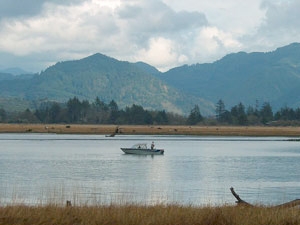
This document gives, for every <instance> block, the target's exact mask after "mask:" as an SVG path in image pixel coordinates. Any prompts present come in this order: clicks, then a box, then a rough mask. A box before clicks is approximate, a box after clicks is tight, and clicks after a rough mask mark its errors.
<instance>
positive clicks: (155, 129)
mask: <svg viewBox="0 0 300 225" xmlns="http://www.w3.org/2000/svg"><path fill="white" fill-rule="evenodd" d="M116 131H117V133H116ZM0 133H56V134H102V135H108V136H109V135H112V136H113V135H115V134H116V135H118V134H126V135H131V134H137V135H139V134H140V135H142V134H143V135H199V136H286V137H297V136H299V137H300V127H270V126H177V125H162V126H160V125H119V126H117V125H99V124H88V125H82V124H0Z"/></svg>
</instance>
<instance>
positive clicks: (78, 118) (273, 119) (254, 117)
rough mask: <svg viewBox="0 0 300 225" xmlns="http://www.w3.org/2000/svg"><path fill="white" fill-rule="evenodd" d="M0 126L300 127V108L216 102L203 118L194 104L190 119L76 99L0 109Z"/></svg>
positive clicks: (98, 101)
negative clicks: (275, 108) (19, 109)
mask: <svg viewBox="0 0 300 225" xmlns="http://www.w3.org/2000/svg"><path fill="white" fill-rule="evenodd" d="M0 122H1V123H77V124H132V125H152V124H153V125H155V124H160V125H220V124H221V125H268V124H272V125H299V124H300V108H297V109H292V108H289V107H284V108H281V109H280V110H279V111H277V112H276V113H273V110H272V107H271V105H270V104H269V103H268V102H265V103H263V105H262V106H261V107H259V106H258V103H256V105H255V106H248V107H247V108H246V107H245V106H244V105H243V104H242V103H239V104H237V105H235V106H233V107H231V109H230V110H227V109H226V107H225V103H224V102H223V101H222V100H219V101H218V102H217V103H216V108H215V115H213V116H208V117H203V116H202V114H201V111H200V108H199V106H198V105H195V106H194V107H193V108H192V109H191V111H190V113H189V115H188V116H183V115H178V114H174V113H170V112H165V111H164V110H161V111H159V110H146V109H144V108H143V107H142V106H139V105H135V104H133V105H132V106H130V107H126V108H125V109H119V107H118V105H117V103H116V102H115V101H114V100H112V101H111V102H110V103H108V104H107V103H105V102H103V101H101V100H100V99H99V98H98V97H97V98H96V99H95V101H94V102H92V103H90V102H89V101H87V100H82V101H80V100H79V99H78V98H77V97H74V98H71V99H69V100H68V101H67V102H66V103H57V102H46V103H43V104H41V105H40V107H39V108H38V109H36V110H34V111H31V110H29V109H27V110H25V111H23V112H14V113H11V112H9V113H8V112H6V111H5V109H0Z"/></svg>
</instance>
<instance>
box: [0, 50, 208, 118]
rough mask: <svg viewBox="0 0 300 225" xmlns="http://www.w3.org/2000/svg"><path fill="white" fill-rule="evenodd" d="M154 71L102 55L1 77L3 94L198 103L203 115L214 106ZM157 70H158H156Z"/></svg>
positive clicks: (164, 106) (147, 104)
mask: <svg viewBox="0 0 300 225" xmlns="http://www.w3.org/2000/svg"><path fill="white" fill-rule="evenodd" d="M156 71H157V70H156V69H154V68H153V67H151V66H149V65H146V64H144V63H129V62H123V61H118V60H116V59H113V58H110V57H107V56H105V55H102V54H99V53H98V54H95V55H92V56H89V57H87V58H84V59H81V60H74V61H66V62H59V63H57V64H55V65H53V66H51V67H49V68H48V69H46V70H45V71H44V72H42V73H41V74H40V75H35V76H34V77H33V78H32V79H29V80H20V79H14V80H2V82H0V95H1V96H2V97H10V98H11V97H14V98H23V99H26V100H35V101H37V100H43V99H47V100H51V101H53V100H54V101H58V102H66V101H67V100H68V99H70V98H73V97H74V96H76V97H78V98H79V99H84V100H89V101H94V100H95V99H96V97H99V98H100V99H101V100H102V101H104V102H110V101H111V100H114V101H115V102H116V103H117V104H118V106H119V107H121V108H122V107H126V106H131V105H132V104H138V105H141V106H143V107H144V108H145V109H158V110H166V111H170V112H176V113H180V114H182V113H185V114H186V113H188V112H189V110H190V109H191V108H192V107H193V106H194V105H195V104H198V105H199V106H200V107H201V109H203V110H202V113H203V114H209V113H211V112H213V110H214V105H213V104H212V103H210V102H206V101H204V100H202V99H201V98H199V97H193V96H189V95H187V94H182V93H181V92H179V91H177V90H176V89H174V88H172V87H170V86H168V85H166V84H165V83H164V82H163V81H161V80H160V79H158V78H157V77H154V76H153V75H151V73H153V72H156ZM157 72H158V71H157Z"/></svg>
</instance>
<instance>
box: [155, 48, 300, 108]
mask: <svg viewBox="0 0 300 225" xmlns="http://www.w3.org/2000/svg"><path fill="white" fill-rule="evenodd" d="M161 79H162V80H164V81H165V82H166V83H168V84H169V85H172V86H174V87H176V88H178V89H179V90H181V91H183V92H185V93H187V94H191V95H194V96H201V97H202V98H204V99H207V100H209V101H212V102H215V103H216V102H217V101H218V100H219V99H222V100H223V101H224V102H225V104H227V106H232V105H236V104H238V103H239V102H242V103H243V104H245V105H246V106H247V105H254V104H255V102H256V101H258V102H260V103H261V104H262V103H263V102H269V103H270V104H271V105H272V106H274V107H275V108H277V109H278V108H279V107H284V106H285V105H288V106H289V107H299V106H300V44H299V43H293V44H290V45H288V46H285V47H281V48H278V49H277V50H275V51H272V52H267V53H261V52H253V53H245V52H239V53H233V54H229V55H227V56H225V57H223V58H222V59H220V60H218V61H216V62H214V63H206V64H196V65H190V66H188V65H184V66H181V67H177V68H173V69H171V70H169V71H168V72H166V73H164V74H162V75H161Z"/></svg>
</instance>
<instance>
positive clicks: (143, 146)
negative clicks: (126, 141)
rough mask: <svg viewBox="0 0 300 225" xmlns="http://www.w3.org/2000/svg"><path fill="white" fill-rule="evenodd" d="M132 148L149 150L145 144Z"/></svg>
mask: <svg viewBox="0 0 300 225" xmlns="http://www.w3.org/2000/svg"><path fill="white" fill-rule="evenodd" d="M132 148H137V149H146V148H147V144H144V143H140V144H135V145H133V146H132Z"/></svg>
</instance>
